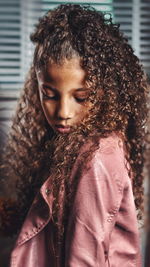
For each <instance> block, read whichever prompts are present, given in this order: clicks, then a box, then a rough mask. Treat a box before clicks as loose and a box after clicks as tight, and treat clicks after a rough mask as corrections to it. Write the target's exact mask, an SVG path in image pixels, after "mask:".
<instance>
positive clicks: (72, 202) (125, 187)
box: [0, 4, 147, 267]
mask: <svg viewBox="0 0 150 267" xmlns="http://www.w3.org/2000/svg"><path fill="white" fill-rule="evenodd" d="M31 40H32V42H33V43H34V44H35V52H34V58H33V64H32V66H31V69H30V72H29V75H28V77H27V80H26V83H25V85H24V90H23V92H22V95H21V97H20V100H19V103H18V109H17V112H16V116H15V118H14V120H13V125H12V129H11V132H10V137H9V140H8V144H7V148H6V152H5V156H4V159H3V164H2V167H1V169H2V174H3V175H2V177H4V176H5V179H2V181H3V188H4V189H3V190H5V192H7V194H9V195H11V197H6V193H5V197H4V198H3V199H1V206H0V207H1V229H3V233H6V232H7V234H13V233H18V235H17V236H18V237H17V240H16V242H15V246H14V248H13V251H12V253H11V260H10V266H15V267H20V266H21V267H38V266H39V267H48V266H52V267H54V266H60V267H62V266H66V267H87V266H89V267H96V266H100V267H105V266H111V267H112V266H115V267H118V266H122V267H123V266H126V267H131V266H136V267H139V266H141V259H140V250H139V237H138V229H137V221H136V209H137V211H138V212H137V216H138V218H139V219H141V215H142V202H143V187H142V184H143V174H142V170H143V151H144V150H143V149H144V140H145V127H144V125H145V122H146V118H147V106H146V81H145V79H144V77H143V71H142V69H141V66H140V64H139V60H138V58H137V57H136V56H135V55H134V54H133V50H132V48H131V47H130V46H129V44H128V43H127V40H126V38H124V37H123V35H122V34H121V33H120V31H119V27H118V26H117V25H115V24H113V23H112V20H111V18H109V19H107V18H105V16H104V15H103V14H102V13H100V12H97V11H95V10H94V9H92V8H90V7H82V6H80V5H73V4H67V5H60V6H59V7H58V8H56V9H55V10H52V11H48V12H47V14H46V15H45V16H44V17H43V18H42V19H40V21H39V24H38V25H37V27H36V30H35V32H34V33H33V34H32V36H31ZM6 181H7V183H6ZM6 187H7V190H6ZM9 190H11V191H9ZM10 193H11V194H10ZM133 194H134V198H133ZM134 200H135V205H134ZM135 206H136V209H135ZM10 224H11V226H10ZM20 227H21V230H20Z"/></svg>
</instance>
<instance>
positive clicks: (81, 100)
mask: <svg viewBox="0 0 150 267" xmlns="http://www.w3.org/2000/svg"><path fill="white" fill-rule="evenodd" d="M75 99H76V101H77V102H79V103H82V102H85V101H86V100H87V97H84V98H82V97H76V98H75Z"/></svg>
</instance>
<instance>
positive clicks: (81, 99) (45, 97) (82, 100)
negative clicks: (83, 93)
mask: <svg viewBox="0 0 150 267" xmlns="http://www.w3.org/2000/svg"><path fill="white" fill-rule="evenodd" d="M42 94H43V98H44V99H49V100H57V98H58V96H57V95H55V96H48V95H47V94H46V93H45V92H43V91H42ZM75 99H76V101H77V102H79V103H83V102H85V101H86V99H87V98H86V97H85V98H79V97H75Z"/></svg>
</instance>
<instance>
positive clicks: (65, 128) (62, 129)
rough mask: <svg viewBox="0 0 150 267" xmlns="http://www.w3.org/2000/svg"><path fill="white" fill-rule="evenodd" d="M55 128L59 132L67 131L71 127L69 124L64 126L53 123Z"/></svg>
mask: <svg viewBox="0 0 150 267" xmlns="http://www.w3.org/2000/svg"><path fill="white" fill-rule="evenodd" d="M55 129H56V130H57V131H58V132H60V133H69V132H70V129H71V127H70V126H65V125H61V124H58V125H55Z"/></svg>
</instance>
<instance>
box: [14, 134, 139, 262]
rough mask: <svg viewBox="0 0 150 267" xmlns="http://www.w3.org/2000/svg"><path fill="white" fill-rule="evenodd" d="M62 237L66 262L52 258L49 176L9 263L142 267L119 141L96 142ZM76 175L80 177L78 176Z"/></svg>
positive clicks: (74, 172) (77, 171)
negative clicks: (96, 145)
mask: <svg viewBox="0 0 150 267" xmlns="http://www.w3.org/2000/svg"><path fill="white" fill-rule="evenodd" d="M81 168H82V166H81V164H80V155H79V156H78V158H77V160H76V163H75V165H74V168H73V170H72V175H73V177H78V179H79V184H78V188H77V193H76V195H75V199H74V203H73V207H72V210H71V212H70V215H69V225H68V228H67V233H66V239H65V240H66V241H65V265H62V264H58V262H57V259H56V257H55V243H54V238H55V237H54V228H53V223H52V221H51V214H52V202H53V196H52V194H51V191H50V188H51V187H50V179H47V181H46V182H45V183H44V184H43V185H42V187H41V189H40V192H39V193H38V195H37V196H36V198H35V200H34V202H33V204H32V206H31V209H30V211H29V213H28V215H27V217H26V220H25V222H24V224H23V227H22V229H21V232H20V234H19V236H18V239H17V242H16V244H15V247H14V249H13V251H12V254H11V262H10V267H56V266H57V267H58V266H59V267H64V266H65V267H140V266H141V259H140V249H139V234H138V228H137V220H136V211H135V206H134V199H133V193H132V187H131V179H130V178H129V176H128V171H127V168H126V166H125V158H124V150H123V143H122V140H121V139H120V138H119V137H117V136H116V135H114V134H113V135H111V136H110V137H108V138H105V139H101V140H100V148H99V149H98V150H97V151H96V153H95V154H94V155H93V157H92V160H91V161H90V162H89V168H88V170H84V171H83V173H82V175H80V173H81V172H80V170H81ZM79 175H80V177H79Z"/></svg>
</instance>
